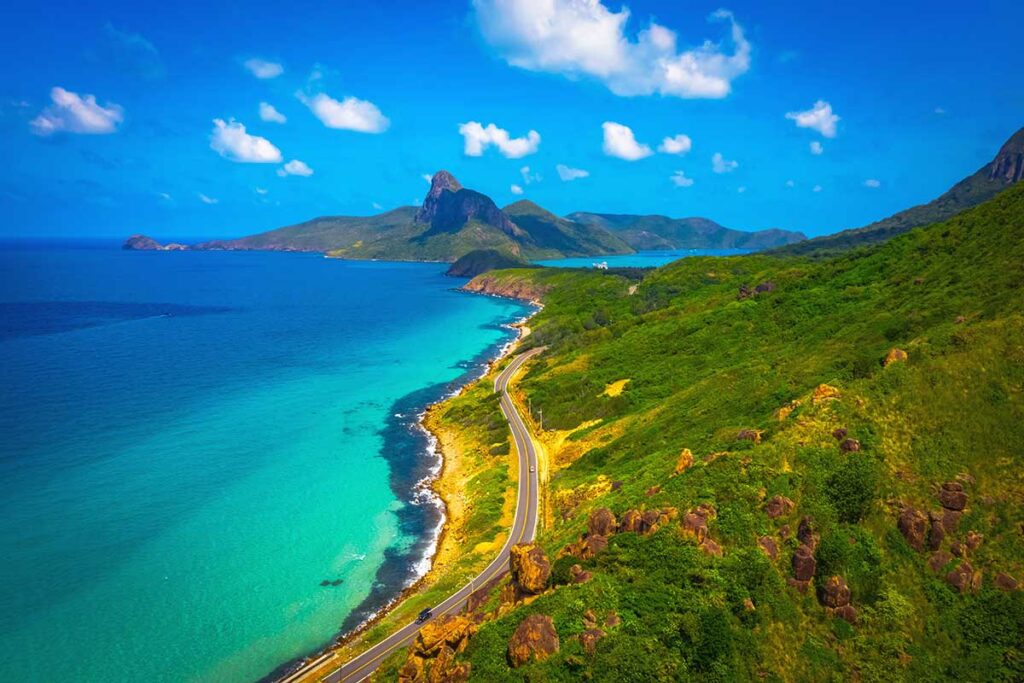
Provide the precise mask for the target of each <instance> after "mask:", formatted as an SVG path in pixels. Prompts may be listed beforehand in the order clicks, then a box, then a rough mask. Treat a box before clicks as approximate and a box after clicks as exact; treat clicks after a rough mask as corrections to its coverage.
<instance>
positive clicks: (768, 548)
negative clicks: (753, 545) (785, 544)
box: [757, 536, 779, 560]
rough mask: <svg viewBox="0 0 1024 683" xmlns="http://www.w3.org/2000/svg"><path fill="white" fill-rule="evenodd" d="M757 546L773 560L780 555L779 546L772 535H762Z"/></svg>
mask: <svg viewBox="0 0 1024 683" xmlns="http://www.w3.org/2000/svg"><path fill="white" fill-rule="evenodd" d="M757 546H758V547H759V548H760V549H761V550H762V551H764V554H765V555H767V556H768V557H769V558H771V559H772V560H774V559H775V558H777V557H778V556H779V546H778V544H777V543H776V542H775V539H774V538H772V537H771V536H762V537H761V538H759V539H757Z"/></svg>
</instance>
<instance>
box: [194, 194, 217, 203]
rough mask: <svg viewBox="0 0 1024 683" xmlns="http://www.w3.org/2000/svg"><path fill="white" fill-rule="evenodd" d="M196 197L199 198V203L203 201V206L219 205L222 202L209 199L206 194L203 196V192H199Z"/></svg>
mask: <svg viewBox="0 0 1024 683" xmlns="http://www.w3.org/2000/svg"><path fill="white" fill-rule="evenodd" d="M196 196H197V197H199V201H201V202H202V203H203V204H217V203H219V202H220V200H219V199H214V198H213V197H208V196H206V195H205V194H203V193H202V192H199V193H198V194H197V195H196Z"/></svg>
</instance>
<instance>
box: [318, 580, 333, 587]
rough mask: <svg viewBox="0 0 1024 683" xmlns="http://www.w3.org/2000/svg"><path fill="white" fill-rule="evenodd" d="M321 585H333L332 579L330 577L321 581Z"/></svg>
mask: <svg viewBox="0 0 1024 683" xmlns="http://www.w3.org/2000/svg"><path fill="white" fill-rule="evenodd" d="M320 585H321V586H330V585H331V581H330V579H324V580H323V581H321V582H320Z"/></svg>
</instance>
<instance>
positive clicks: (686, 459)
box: [675, 448, 693, 474]
mask: <svg viewBox="0 0 1024 683" xmlns="http://www.w3.org/2000/svg"><path fill="white" fill-rule="evenodd" d="M691 467H693V453H691V452H690V449H689V448H684V449H683V452H682V453H680V454H679V459H678V460H676V469H675V473H676V474H679V473H680V472H683V471H685V470H688V469H689V468H691Z"/></svg>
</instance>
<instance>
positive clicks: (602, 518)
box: [587, 508, 618, 536]
mask: <svg viewBox="0 0 1024 683" xmlns="http://www.w3.org/2000/svg"><path fill="white" fill-rule="evenodd" d="M617 525H618V523H617V522H616V520H615V515H614V514H613V513H612V511H611V510H609V509H608V508H598V509H596V510H594V511H593V512H591V513H590V518H589V519H588V520H587V533H588V534H589V535H590V536H611V535H612V534H613V533H615V529H616V527H617Z"/></svg>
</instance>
